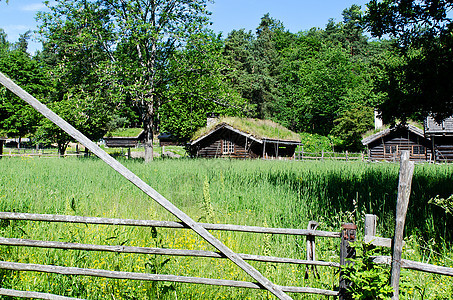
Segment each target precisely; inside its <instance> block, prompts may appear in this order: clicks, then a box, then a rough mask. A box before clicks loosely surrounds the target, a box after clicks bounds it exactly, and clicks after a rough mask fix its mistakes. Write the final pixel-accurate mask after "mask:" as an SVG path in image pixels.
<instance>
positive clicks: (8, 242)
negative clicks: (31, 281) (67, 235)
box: [0, 212, 350, 299]
mask: <svg viewBox="0 0 453 300" xmlns="http://www.w3.org/2000/svg"><path fill="white" fill-rule="evenodd" d="M0 219H2V220H22V221H38V222H62V223H81V224H98V225H99V224H102V225H113V226H140V227H158V228H173V229H187V228H188V227H187V226H186V225H184V223H182V222H170V221H152V220H131V219H108V218H95V217H80V216H68V215H40V214H27V213H12V212H0ZM199 225H200V226H202V227H203V228H205V229H207V230H221V231H236V232H248V233H264V234H284V235H295V236H306V237H307V246H308V247H307V259H305V260H304V259H297V258H284V257H272V256H261V255H251V254H241V253H237V255H238V256H239V257H241V258H242V259H244V260H247V261H259V262H269V263H287V264H296V265H307V266H311V267H312V268H313V269H314V266H325V267H333V268H337V269H338V268H340V266H341V263H338V262H326V261H318V260H316V259H315V257H316V254H315V248H316V247H315V237H323V238H336V239H339V238H341V237H342V235H341V233H340V232H329V231H321V230H316V229H314V228H316V227H317V223H316V222H313V221H312V222H310V223H309V225H308V228H307V229H289V228H266V227H256V226H240V225H230V224H208V223H199ZM0 245H2V246H17V247H38V248H51V249H65V250H83V251H102V252H114V253H135V254H152V255H167V256H190V257H200V258H201V257H205V258H216V259H225V258H226V257H225V255H223V254H222V253H220V252H215V251H202V250H184V249H168V248H165V249H162V248H147V247H131V246H123V245H114V246H112V245H93V244H79V243H68V242H57V241H40V240H30V239H17V238H4V237H0ZM342 245H344V246H345V247H346V248H344V249H343V250H341V251H342V252H341V251H340V255H343V256H344V255H346V253H347V251H350V250H347V249H348V245H347V244H345V243H344V242H343V243H342ZM343 256H342V258H341V261H342V263H343V264H345V263H346V262H347V261H346V259H347V257H346V256H345V257H343ZM0 269H8V270H15V271H35V272H44V273H55V274H63V275H78V276H95V277H104V278H114V279H128V280H143V281H169V282H180V283H192V284H206V285H218V286H228V287H236V288H251V289H264V287H263V286H262V285H260V284H259V283H256V282H245V281H236V280H221V279H212V278H200V277H186V276H176V275H161V274H149V273H133V272H121V271H108V270H102V269H87V268H75V267H61V266H55V265H38V264H26V263H15V262H5V261H0ZM279 287H280V288H281V290H282V291H283V292H290V293H310V294H317V295H324V296H339V295H340V293H341V291H338V290H337V291H333V290H325V289H319V288H310V287H298V286H279ZM24 292H25V291H16V290H7V289H3V290H2V289H0V295H12V294H14V295H19V294H20V293H24ZM32 293H36V292H32ZM38 294H41V293H38ZM18 297H20V296H18ZM52 297H53V298H52ZM55 297H59V296H57V295H50V294H42V295H41V296H40V297H39V299H59V298H55ZM62 299H63V298H62ZM64 299H71V298H64Z"/></svg>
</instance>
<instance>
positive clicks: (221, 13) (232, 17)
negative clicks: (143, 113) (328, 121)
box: [0, 0, 368, 52]
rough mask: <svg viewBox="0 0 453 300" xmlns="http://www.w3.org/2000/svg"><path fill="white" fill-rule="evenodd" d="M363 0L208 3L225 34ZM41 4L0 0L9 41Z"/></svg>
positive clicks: (299, 20) (304, 18)
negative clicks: (266, 18)
mask: <svg viewBox="0 0 453 300" xmlns="http://www.w3.org/2000/svg"><path fill="white" fill-rule="evenodd" d="M367 2H368V1H365V0H355V1H354V0H315V1H313V0H216V1H215V3H214V4H210V5H209V10H210V11H211V12H212V16H211V19H212V22H213V26H212V29H213V30H214V31H215V32H223V35H224V36H226V35H227V34H228V33H229V32H230V31H231V30H233V29H241V28H244V29H246V30H252V31H254V30H255V28H256V27H257V26H258V24H259V22H260V19H261V17H262V16H263V15H264V14H266V13H269V14H270V16H271V17H273V18H275V19H278V20H280V21H282V22H283V25H284V26H285V28H287V29H288V30H289V31H291V32H298V31H301V30H308V29H310V28H312V27H321V28H324V26H325V25H326V24H327V21H328V20H329V18H334V19H335V20H336V21H337V22H339V21H341V20H342V16H341V12H342V11H343V9H345V8H347V7H350V6H351V5H352V4H358V5H361V6H362V9H364V8H365V3H367ZM44 8H45V7H44V5H43V4H42V1H40V0H9V4H6V3H5V0H2V1H1V2H0V28H3V29H4V30H5V32H6V33H7V34H8V39H9V40H10V41H11V42H15V41H17V39H18V37H19V34H21V33H24V32H26V31H27V30H35V29H36V26H37V23H36V20H35V16H36V13H37V12H38V11H39V10H43V9H44ZM37 48H39V44H38V43H36V42H33V41H31V42H30V46H29V51H30V52H34V51H35V50H36V49H37Z"/></svg>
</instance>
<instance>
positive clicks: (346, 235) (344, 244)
mask: <svg viewBox="0 0 453 300" xmlns="http://www.w3.org/2000/svg"><path fill="white" fill-rule="evenodd" d="M356 232H357V225H355V224H352V223H346V224H343V225H341V244H340V290H339V296H340V297H339V299H340V300H346V299H352V298H351V297H350V296H349V295H348V294H347V291H346V290H347V288H348V287H349V286H350V285H351V283H350V281H349V280H346V278H345V277H344V273H343V272H344V266H346V265H349V264H351V263H352V262H351V261H349V260H347V259H349V258H355V249H354V248H352V247H351V246H350V245H349V243H350V242H355V239H356Z"/></svg>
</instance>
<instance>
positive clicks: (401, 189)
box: [390, 151, 414, 300]
mask: <svg viewBox="0 0 453 300" xmlns="http://www.w3.org/2000/svg"><path fill="white" fill-rule="evenodd" d="M413 174H414V162H413V161H409V151H402V153H401V161H400V173H399V182H398V199H397V202H396V220H395V221H396V224H395V235H394V237H393V245H392V272H391V277H390V285H391V286H392V288H393V297H392V300H398V299H399V281H400V272H401V254H402V252H403V232H404V223H405V221H406V213H407V206H408V204H409V197H410V194H411V185H412V175H413Z"/></svg>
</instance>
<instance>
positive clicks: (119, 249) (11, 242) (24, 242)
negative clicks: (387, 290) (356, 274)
mask: <svg viewBox="0 0 453 300" xmlns="http://www.w3.org/2000/svg"><path fill="white" fill-rule="evenodd" d="M0 245H3V246H21V247H37V248H52V249H65V250H85V251H104V252H114V253H135V254H153V255H169V256H192V257H206V258H225V256H224V255H222V254H221V253H220V252H214V251H203V250H184V249H170V248H165V249H163V248H149V247H131V246H110V245H92V244H79V243H67V242H54V241H38V240H30V239H15V238H4V237H0ZM238 255H239V256H240V257H241V258H242V259H244V260H251V261H260V262H272V263H289V264H299V265H316V266H326V267H335V268H339V267H340V264H339V263H335V262H326V261H313V260H302V259H294V258H283V257H273V256H261V255H252V254H241V253H238Z"/></svg>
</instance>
